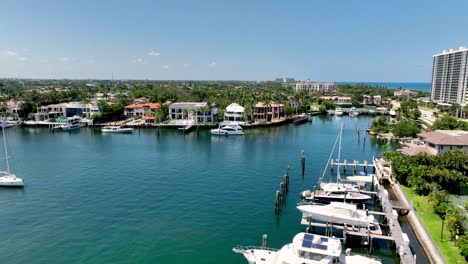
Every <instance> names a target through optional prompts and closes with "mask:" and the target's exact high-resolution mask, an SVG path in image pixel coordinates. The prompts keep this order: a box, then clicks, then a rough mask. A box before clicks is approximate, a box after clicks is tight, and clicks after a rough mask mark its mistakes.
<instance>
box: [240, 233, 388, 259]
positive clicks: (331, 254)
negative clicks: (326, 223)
mask: <svg viewBox="0 0 468 264" xmlns="http://www.w3.org/2000/svg"><path fill="white" fill-rule="evenodd" d="M232 250H233V251H234V252H236V253H240V254H243V255H244V257H245V258H246V259H247V262H248V263H249V264H260V263H262V264H283V263H288V264H333V263H347V264H378V263H381V262H380V261H379V260H378V259H375V258H370V257H367V256H363V255H354V254H351V252H350V250H349V249H348V250H346V253H345V254H342V252H341V251H342V247H341V241H340V240H339V239H337V238H334V237H326V236H320V235H316V234H309V233H299V234H297V235H296V236H294V238H293V241H292V243H290V244H287V245H285V246H283V247H282V248H281V249H280V250H276V249H270V248H264V247H242V246H238V247H235V248H233V249H232Z"/></svg>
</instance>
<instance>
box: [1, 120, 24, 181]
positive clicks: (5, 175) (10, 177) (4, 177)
mask: <svg viewBox="0 0 468 264" xmlns="http://www.w3.org/2000/svg"><path fill="white" fill-rule="evenodd" d="M2 133H3V147H4V149H5V160H6V171H0V187H23V186H24V183H23V179H21V178H18V177H16V175H15V174H12V173H10V163H9V162H8V150H7V145H6V137H5V128H4V124H3V123H2Z"/></svg>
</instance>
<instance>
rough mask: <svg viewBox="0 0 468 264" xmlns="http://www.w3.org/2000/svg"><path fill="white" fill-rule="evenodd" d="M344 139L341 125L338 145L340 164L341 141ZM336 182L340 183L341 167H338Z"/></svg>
mask: <svg viewBox="0 0 468 264" xmlns="http://www.w3.org/2000/svg"><path fill="white" fill-rule="evenodd" d="M342 138H343V123H341V129H340V143H339V145H338V162H340V159H341V139H342ZM336 169H337V170H336V182H339V181H340V178H341V177H340V165H338V166H337V168H336Z"/></svg>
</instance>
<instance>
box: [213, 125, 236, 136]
mask: <svg viewBox="0 0 468 264" xmlns="http://www.w3.org/2000/svg"><path fill="white" fill-rule="evenodd" d="M211 134H212V135H218V136H234V135H244V131H243V130H242V127H241V126H238V125H235V126H230V125H227V126H223V127H220V128H216V129H212V130H211Z"/></svg>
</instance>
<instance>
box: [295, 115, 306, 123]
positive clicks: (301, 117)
mask: <svg viewBox="0 0 468 264" xmlns="http://www.w3.org/2000/svg"><path fill="white" fill-rule="evenodd" d="M307 121H309V116H308V115H306V114H300V115H297V116H295V117H293V124H294V125H299V124H303V123H306V122H307Z"/></svg>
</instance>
